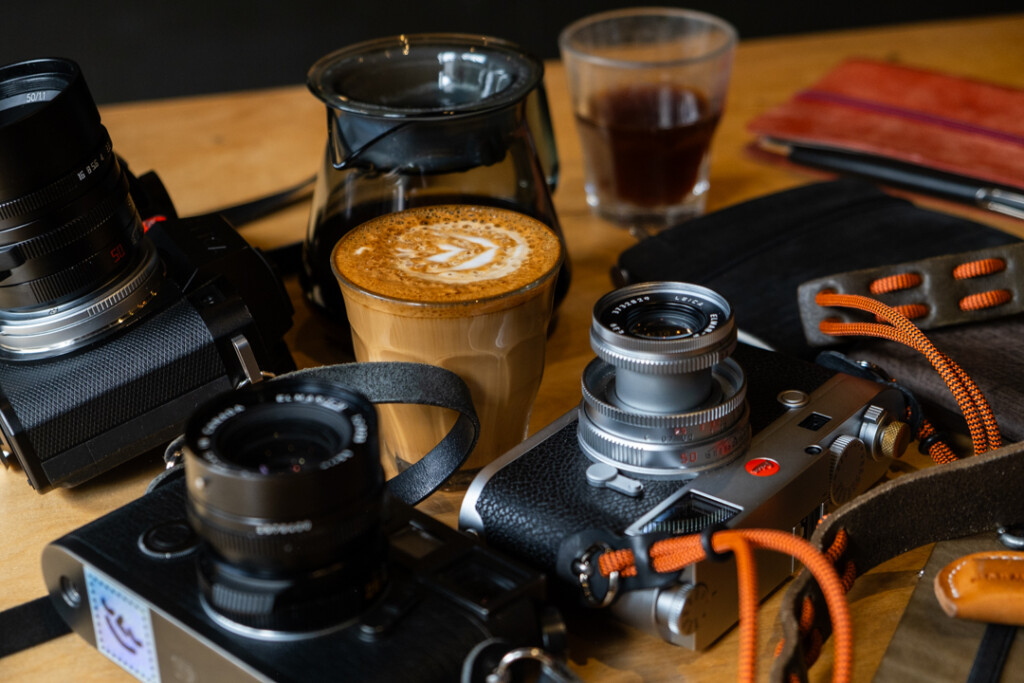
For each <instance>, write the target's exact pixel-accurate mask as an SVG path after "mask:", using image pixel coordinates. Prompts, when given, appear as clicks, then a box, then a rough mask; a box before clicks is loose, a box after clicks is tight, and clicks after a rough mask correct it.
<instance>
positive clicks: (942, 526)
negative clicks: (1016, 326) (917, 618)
mask: <svg viewBox="0 0 1024 683" xmlns="http://www.w3.org/2000/svg"><path fill="white" fill-rule="evenodd" d="M1022 480H1024V442H1019V443H1015V444H1011V445H1008V446H1004V447H1003V448H1000V449H997V450H994V451H990V452H989V453H986V454H984V455H980V456H975V457H970V458H965V459H962V460H958V461H956V462H954V463H950V464H946V465H938V466H934V467H928V468H926V469H923V470H920V471H917V472H914V473H912V474H906V475H903V476H901V477H898V478H896V479H894V480H892V481H890V482H886V483H885V484H882V485H880V486H878V487H876V488H874V489H872V490H871V491H868V492H867V493H865V494H864V495H863V496H860V497H858V498H856V499H854V500H853V501H851V502H850V503H848V504H847V505H845V506H843V507H841V508H840V509H838V510H836V511H835V512H833V513H832V514H831V515H829V516H828V517H826V518H825V519H824V520H823V521H822V523H821V525H819V527H818V529H817V530H816V531H815V532H814V536H813V537H812V539H811V542H812V543H813V544H814V545H815V546H816V547H818V548H828V547H829V546H831V544H832V542H833V540H834V539H835V537H836V534H837V533H838V532H839V530H840V529H844V530H845V531H846V533H847V535H848V542H847V546H846V551H845V553H844V554H843V556H842V557H841V558H840V559H839V561H838V563H837V566H840V567H842V566H844V565H845V563H846V562H847V561H852V562H853V563H854V566H855V567H856V571H857V574H858V575H861V574H863V573H864V572H866V571H868V570H869V569H871V568H873V567H876V566H878V565H879V564H881V563H882V562H884V561H885V560H888V559H889V558H892V557H895V556H897V555H901V554H903V553H905V552H907V551H909V550H912V549H913V548H917V547H919V546H922V545H926V544H928V543H935V542H939V541H945V540H949V539H952V538H960V537H962V536H970V535H973V534H977V533H981V532H985V531H994V530H995V529H997V528H999V527H1010V526H1014V525H1017V524H1020V523H1021V522H1024V496H1021V493H1020V482H1021V481H1022ZM805 599H809V600H810V601H811V604H812V605H813V606H814V623H813V625H812V627H811V630H817V631H818V632H820V634H821V635H822V636H823V637H824V638H827V637H828V635H829V634H830V632H831V625H830V623H829V617H828V610H827V608H826V606H825V601H824V596H823V595H822V592H821V589H820V588H819V587H818V584H817V582H815V581H814V579H813V577H812V576H811V575H810V574H809V573H808V572H801V574H800V575H799V576H797V578H796V579H795V580H794V582H793V584H792V585H791V586H790V587H789V588H788V589H787V591H786V594H785V595H784V597H783V601H782V606H781V608H780V619H781V621H782V628H783V638H784V642H783V646H782V650H781V652H780V653H779V657H778V659H777V660H776V662H775V665H774V667H773V669H772V676H771V679H772V681H775V682H777V683H789V682H790V681H792V680H793V677H794V676H795V677H797V678H798V679H799V680H801V681H806V680H807V663H806V658H805V654H806V653H805V651H804V647H803V638H802V634H801V630H800V618H801V611H802V609H803V605H804V600H805ZM805 633H806V632H805Z"/></svg>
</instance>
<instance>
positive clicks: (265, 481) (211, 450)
mask: <svg viewBox="0 0 1024 683" xmlns="http://www.w3.org/2000/svg"><path fill="white" fill-rule="evenodd" d="M185 445H186V448H185V477H186V488H187V491H188V500H187V503H186V512H187V515H188V519H189V522H190V524H192V526H193V527H194V528H195V530H196V533H197V534H198V535H199V536H200V538H201V539H202V540H203V542H204V544H205V548H206V552H205V556H204V559H203V561H202V562H201V582H202V583H203V585H204V588H205V589H206V598H207V602H208V604H209V605H210V606H211V607H212V608H213V609H214V610H215V611H216V612H218V613H220V614H221V615H223V616H226V617H227V618H228V619H230V620H231V621H233V622H235V623H240V624H243V625H246V626H250V627H253V628H261V629H275V630H283V631H296V630H302V631H308V630H311V629H316V628H321V627H325V626H327V625H329V624H332V623H336V622H338V621H340V620H342V619H344V618H345V617H346V616H352V615H354V614H356V613H358V612H359V611H360V610H362V609H363V608H364V607H365V606H366V603H367V601H368V600H369V599H370V598H372V595H371V594H370V592H369V588H368V587H369V586H372V585H374V584H379V583H380V582H381V581H382V572H383V562H384V560H383V553H384V549H385V547H386V540H385V539H384V537H383V533H382V531H381V517H382V510H383V504H384V503H383V501H384V474H383V469H382V468H381V464H380V456H379V450H378V440H377V419H376V413H375V411H374V408H373V406H372V405H371V404H370V403H369V402H368V401H367V400H366V399H365V398H363V397H362V396H361V395H359V394H357V393H355V392H353V391H349V390H347V389H345V388H343V387H339V386H336V385H333V384H327V383H323V382H317V381H314V380H308V379H288V378H285V379H281V380H274V381H270V382H262V383H260V384H257V385H254V386H251V387H247V388H246V389H243V390H239V391H236V392H232V393H229V394H225V395H223V396H221V397H219V398H218V399H215V400H214V401H212V402H211V403H209V404H207V405H206V406H204V407H203V408H201V409H200V410H199V411H198V412H197V413H196V414H195V415H194V416H193V417H192V418H191V419H190V420H189V422H188V424H187V425H186V429H185ZM327 606H330V609H328V608H327Z"/></svg>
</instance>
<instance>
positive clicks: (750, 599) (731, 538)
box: [598, 291, 1001, 683]
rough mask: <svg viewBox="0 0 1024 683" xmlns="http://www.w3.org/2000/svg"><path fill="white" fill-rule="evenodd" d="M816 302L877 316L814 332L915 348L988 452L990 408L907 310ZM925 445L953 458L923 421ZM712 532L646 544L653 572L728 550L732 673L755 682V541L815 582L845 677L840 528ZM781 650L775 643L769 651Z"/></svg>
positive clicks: (849, 578) (612, 557)
mask: <svg viewBox="0 0 1024 683" xmlns="http://www.w3.org/2000/svg"><path fill="white" fill-rule="evenodd" d="M815 300H816V301H817V303H818V304H819V305H820V306H823V307H843V308H855V309H859V310H861V311H865V312H868V313H871V314H874V315H875V316H876V319H877V320H878V322H850V323H848V322H841V321H839V320H836V319H831V318H826V319H825V320H823V321H822V322H821V324H820V327H821V331H822V332H823V333H825V334H828V335H833V336H847V335H860V336H870V337H879V338H882V339H888V340H891V341H896V342H899V343H902V344H905V345H907V346H909V347H911V348H914V349H916V350H917V351H919V352H920V353H922V354H923V355H924V356H925V357H926V358H928V360H929V361H930V362H931V363H932V365H933V366H934V367H935V369H936V371H938V373H939V374H940V375H941V376H942V378H943V379H944V380H945V382H946V384H947V386H948V387H949V389H950V391H951V392H952V393H953V395H954V397H955V398H956V401H957V404H958V405H959V407H960V409H961V411H962V412H963V415H964V418H965V419H966V421H967V425H968V431H969V432H970V435H971V440H972V444H973V448H974V454H975V455H979V454H981V453H985V452H988V451H990V450H993V449H995V448H998V447H999V446H1000V444H1001V437H1000V435H999V428H998V425H997V423H996V419H995V417H994V415H993V413H992V409H991V407H990V406H989V404H988V402H987V401H986V399H985V397H984V396H983V395H982V393H981V391H980V390H979V389H978V387H977V386H976V385H975V384H974V382H973V381H972V380H971V379H970V377H968V376H967V374H966V373H965V372H964V371H963V370H962V369H961V368H960V366H959V365H957V364H956V363H955V362H954V361H953V360H952V359H950V358H949V357H948V356H946V355H945V354H943V353H942V352H941V351H939V350H938V349H936V348H935V346H934V344H932V343H931V341H929V340H928V338H927V337H926V336H925V335H924V333H923V332H921V330H920V329H918V328H917V327H916V326H915V325H914V324H913V323H912V322H911V321H910V320H909V319H908V318H907V316H906V315H904V314H903V313H901V312H900V311H897V310H895V309H894V308H891V307H889V306H886V305H885V304H882V303H880V302H878V301H876V300H874V299H871V298H869V297H865V296H860V295H851V294H837V293H835V292H833V291H822V292H820V293H819V294H818V295H817V297H816V299H815ZM916 436H917V439H918V440H919V442H920V443H921V447H922V449H923V451H924V452H927V453H928V454H929V456H930V457H931V458H932V459H933V460H934V461H935V462H936V463H940V464H941V463H947V462H951V461H954V460H956V459H957V456H956V455H955V454H954V453H953V451H952V449H951V448H950V447H949V446H948V444H946V443H945V442H944V441H943V440H942V439H941V438H939V435H938V433H937V432H936V430H935V429H934V427H933V426H932V425H931V424H930V423H928V422H927V421H924V422H922V425H921V428H920V429H919V433H918V434H917V435H916ZM711 531H712V533H709V534H705V535H704V536H703V538H702V535H701V534H692V535H688V536H681V537H674V538H668V539H664V540H661V541H657V542H656V543H654V544H652V545H651V547H650V551H649V554H650V559H651V566H652V567H653V568H654V570H655V571H657V572H677V571H679V570H681V569H683V568H684V567H686V566H687V565H690V564H693V563H695V562H700V561H702V560H705V559H709V557H710V558H711V559H714V557H715V556H717V555H719V554H721V553H727V552H731V553H732V554H733V555H735V559H736V568H737V574H738V582H739V588H738V593H739V604H740V607H739V617H740V624H739V629H740V636H739V637H740V647H739V660H740V663H739V673H738V680H740V681H754V680H755V678H756V674H757V662H756V658H757V603H758V598H757V596H758V591H757V570H756V567H755V565H754V558H753V552H752V551H753V549H754V548H761V549H768V550H775V551H778V552H782V553H787V554H789V555H792V556H793V557H795V558H796V559H798V560H799V561H800V562H801V563H803V564H804V566H805V567H806V568H807V569H808V570H809V571H810V572H811V574H812V575H813V576H814V578H815V580H816V581H817V582H818V585H819V586H820V588H821V590H822V592H823V594H824V597H825V602H826V604H827V607H828V611H829V616H830V618H831V620H832V632H833V635H834V650H835V654H834V660H833V661H834V663H833V672H832V680H833V681H835V682H837V683H838V682H841V681H849V680H851V676H852V671H853V628H852V622H851V618H850V612H849V606H848V605H847V602H846V598H845V594H846V593H847V592H848V591H849V590H850V588H851V587H852V585H853V582H854V580H855V579H856V577H857V569H856V567H855V566H854V564H853V562H851V561H849V560H847V561H846V562H845V564H844V566H843V568H842V572H841V575H840V571H838V570H837V567H836V564H837V563H838V561H839V560H840V558H841V557H842V556H843V554H844V551H845V548H846V543H847V536H846V533H845V531H844V530H843V529H840V530H839V531H838V532H837V533H836V535H835V538H834V539H833V542H832V544H831V545H830V547H829V548H828V549H827V550H826V551H825V552H822V551H821V550H819V549H818V548H816V547H815V546H813V545H812V544H810V543H808V542H807V541H805V540H803V539H800V538H797V537H795V536H793V535H792V534H790V533H788V532H784V531H778V530H771V529H725V530H719V531H715V530H711ZM634 561H635V557H634V555H633V551H632V550H628V549H624V550H609V551H606V552H604V553H603V554H601V555H600V556H599V558H598V564H599V567H600V570H601V574H602V575H603V576H605V577H608V576H610V575H612V574H613V573H614V572H618V573H619V574H620V575H622V576H631V575H633V574H635V573H636V566H635V564H634ZM814 620H815V617H814V605H813V603H812V602H811V601H810V600H808V599H805V600H804V602H803V611H802V613H801V615H800V619H799V627H800V629H799V630H800V637H801V639H802V640H803V641H804V643H805V646H804V648H803V651H804V656H805V659H806V660H807V661H806V664H807V665H808V666H809V665H810V664H811V663H813V662H814V661H815V660H816V659H817V656H818V652H819V651H820V648H821V645H822V643H823V641H824V637H823V636H822V635H821V633H820V632H819V631H816V630H815V629H814V628H813V623H814ZM781 650H782V643H780V644H779V647H778V648H777V650H776V654H778V653H779V652H780V651H781Z"/></svg>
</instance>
